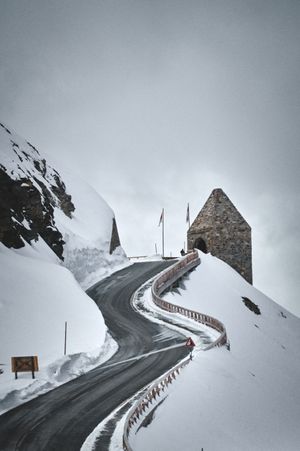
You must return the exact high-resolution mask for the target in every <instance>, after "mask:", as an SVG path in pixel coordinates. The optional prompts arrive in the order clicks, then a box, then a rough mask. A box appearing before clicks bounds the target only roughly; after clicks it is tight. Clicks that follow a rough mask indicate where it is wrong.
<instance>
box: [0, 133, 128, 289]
mask: <svg viewBox="0 0 300 451" xmlns="http://www.w3.org/2000/svg"><path fill="white" fill-rule="evenodd" d="M60 172H61V171H60ZM0 193H1V197H0V207H1V213H0V242H2V243H3V244H4V245H5V246H7V247H9V248H15V249H19V248H21V247H23V246H24V243H25V242H28V243H32V242H33V241H37V240H38V239H39V238H42V239H43V240H44V241H45V242H46V243H47V244H48V246H49V247H50V248H51V249H52V250H53V252H54V253H55V254H56V255H57V256H58V257H59V258H60V259H62V260H64V264H65V266H66V267H68V268H69V269H70V270H71V271H72V272H73V274H74V275H75V277H76V279H77V280H78V281H79V282H80V283H82V284H83V285H84V286H85V287H86V286H88V285H89V283H93V282H94V281H95V280H96V277H95V275H94V277H93V273H94V272H95V271H97V277H99V268H101V270H100V273H101V275H102V277H103V276H104V275H105V274H106V273H109V272H111V270H112V269H113V267H114V266H116V265H117V264H124V263H125V262H126V261H127V260H126V255H125V253H124V251H123V250H122V248H121V247H120V241H119V236H118V231H117V226H116V222H115V217H114V213H113V211H112V210H111V208H110V207H109V206H108V205H107V203H106V202H105V201H104V200H103V199H102V198H101V197H100V196H99V194H98V193H96V192H95V191H94V190H93V188H91V187H90V186H89V185H88V184H86V183H85V182H84V181H82V180H80V179H79V178H78V177H76V178H75V177H74V176H72V175H71V174H69V173H68V172H66V171H65V173H64V177H63V178H62V177H61V175H60V174H59V173H58V172H57V170H56V169H54V168H53V167H52V166H50V165H49V164H48V163H47V161H46V160H45V158H43V157H42V156H41V154H40V153H39V151H38V150H37V149H36V148H35V147H34V146H32V145H31V144H30V143H28V142H27V141H25V140H24V139H23V138H21V137H20V136H18V135H17V134H16V133H15V132H14V131H12V130H11V129H10V128H8V127H7V126H5V125H3V124H0ZM112 254H113V256H112Z"/></svg>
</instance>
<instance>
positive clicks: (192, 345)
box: [185, 337, 196, 360]
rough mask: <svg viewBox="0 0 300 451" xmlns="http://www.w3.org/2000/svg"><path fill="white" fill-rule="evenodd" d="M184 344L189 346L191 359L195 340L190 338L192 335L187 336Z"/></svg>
mask: <svg viewBox="0 0 300 451" xmlns="http://www.w3.org/2000/svg"><path fill="white" fill-rule="evenodd" d="M185 346H186V347H187V348H189V350H190V360H193V349H194V347H195V346H196V345H195V342H194V340H193V339H192V337H189V338H188V339H187V340H186V343H185Z"/></svg>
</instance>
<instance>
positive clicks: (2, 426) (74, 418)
mask: <svg viewBox="0 0 300 451" xmlns="http://www.w3.org/2000/svg"><path fill="white" fill-rule="evenodd" d="M172 263H173V262H171V263H170V262H147V263H136V264H134V265H132V266H129V267H127V268H125V269H123V270H122V271H119V272H117V273H115V274H113V275H112V276H111V277H109V278H107V279H105V280H103V281H101V282H99V283H97V284H96V285H95V286H93V287H92V288H91V289H89V290H88V294H89V296H90V297H91V298H93V299H94V300H95V302H96V303H97V305H98V306H99V308H100V309H101V312H102V314H103V316H104V318H105V322H106V325H107V327H108V329H109V331H110V333H111V335H112V336H113V338H114V339H115V340H116V341H117V342H118V345H119V349H118V351H117V353H116V354H115V355H114V356H113V357H112V358H111V359H110V360H109V361H107V362H105V363H104V364H103V365H100V366H98V367H97V368H95V369H94V370H92V371H90V372H88V373H86V374H84V375H83V376H80V377H79V378H77V379H75V380H72V381H70V382H68V383H66V384H64V385H62V386H60V387H58V388H56V389H55V390H52V391H50V392H48V393H46V394H45V395H41V396H39V397H38V398H35V399H33V400H31V401H29V402H27V403H25V404H23V405H21V406H19V407H16V408H15V409H13V410H11V411H9V412H6V413H5V414H3V415H1V416H0V450H1V451H12V450H21V451H23V450H24V451H25V450H26V451H44V450H45V451H50V450H51V451H62V450H63V451H78V450H80V448H81V445H82V444H83V442H84V441H85V439H86V437H87V436H88V435H89V434H90V433H91V432H92V430H93V429H94V428H95V427H96V426H97V425H98V424H99V423H100V422H101V421H102V420H103V419H104V418H106V417H107V416H108V415H109V414H110V413H111V412H112V411H113V410H114V409H115V408H116V407H117V406H119V405H120V404H121V403H122V402H124V401H125V400H126V399H128V398H129V397H131V396H133V395H134V394H135V393H136V392H137V391H138V390H140V389H141V388H142V387H144V386H145V385H146V384H147V383H149V382H151V381H152V380H154V379H155V378H157V377H158V376H160V375H161V374H163V373H164V372H165V371H167V370H168V369H170V368H171V367H172V366H174V365H175V364H176V363H177V362H178V361H179V360H181V359H182V358H183V357H184V356H185V355H187V350H186V348H185V347H177V348H174V349H170V350H168V351H167V352H163V353H155V354H151V355H149V356H146V357H143V358H141V359H139V360H133V361H129V362H124V363H122V364H119V365H113V366H108V365H109V364H113V363H116V362H120V361H123V360H126V359H130V358H131V357H134V356H137V355H140V354H144V353H147V352H150V351H154V350H159V349H162V348H165V347H167V346H172V345H175V344H177V343H182V342H183V341H184V337H183V336H182V335H180V334H179V333H177V332H175V331H171V330H170V329H168V328H166V327H164V326H162V325H160V324H156V323H153V322H150V321H148V320H147V319H146V318H144V317H143V316H142V315H140V314H139V313H137V312H135V311H134V310H133V309H132V307H131V304H130V299H131V296H132V294H133V293H134V292H135V290H137V288H139V287H140V286H141V285H142V284H143V283H144V282H145V281H147V280H148V279H150V278H151V277H153V276H154V275H156V274H157V273H159V272H160V271H162V270H163V269H165V268H166V267H167V266H169V265H170V264H172ZM109 438H110V437H109V434H107V436H106V437H103V438H101V439H100V440H99V442H98V443H97V447H96V449H97V450H107V449H108V444H109Z"/></svg>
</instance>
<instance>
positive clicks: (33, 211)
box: [0, 124, 75, 259]
mask: <svg viewBox="0 0 300 451" xmlns="http://www.w3.org/2000/svg"><path fill="white" fill-rule="evenodd" d="M0 126H1V127H2V129H1V128H0V132H1V135H2V136H1V145H2V146H3V147H2V146H1V156H2V152H3V160H2V158H1V162H2V161H3V164H2V163H1V164H0V241H1V242H2V243H3V244H4V245H5V246H7V247H13V248H16V249H18V248H21V247H23V246H24V241H27V242H28V243H30V242H31V241H32V240H35V241H37V240H38V237H39V236H41V237H42V238H43V239H44V241H45V242H46V243H47V244H48V246H49V247H50V248H51V249H52V250H53V251H54V252H55V254H56V255H57V256H58V257H59V258H61V259H63V244H64V241H63V237H62V234H61V233H60V231H59V230H58V229H57V227H56V226H55V221H54V207H55V206H56V207H58V208H60V209H61V210H62V211H63V212H64V213H65V214H66V215H67V216H68V217H69V218H70V217H71V215H72V212H73V211H74V210H75V207H74V205H73V203H72V200H71V196H70V195H69V194H67V193H66V187H65V185H64V183H63V181H62V180H61V178H60V176H59V174H58V172H57V171H55V169H53V168H52V167H51V166H49V165H47V162H46V160H45V159H42V158H41V156H40V154H39V152H38V151H37V149H36V148H35V147H33V146H32V145H31V144H30V143H28V142H25V141H23V140H22V139H21V138H19V137H17V136H15V135H14V134H12V132H11V131H10V130H9V129H8V128H7V127H5V126H4V125H3V124H0ZM3 133H4V134H6V135H7V136H3ZM7 138H8V139H7Z"/></svg>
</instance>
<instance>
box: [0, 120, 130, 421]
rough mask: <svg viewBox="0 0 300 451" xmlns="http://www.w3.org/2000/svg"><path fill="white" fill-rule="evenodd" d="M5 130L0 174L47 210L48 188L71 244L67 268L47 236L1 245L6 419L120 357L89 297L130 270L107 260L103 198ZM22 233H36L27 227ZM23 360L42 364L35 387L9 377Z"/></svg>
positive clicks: (122, 259)
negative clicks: (68, 207)
mask: <svg viewBox="0 0 300 451" xmlns="http://www.w3.org/2000/svg"><path fill="white" fill-rule="evenodd" d="M7 130H8V129H6V128H5V127H3V126H2V127H0V164H1V167H2V169H3V168H4V169H3V170H5V172H6V173H7V174H8V175H9V176H10V177H11V179H13V180H19V179H26V180H30V182H31V183H32V184H33V186H34V187H35V188H36V189H37V190H38V191H39V192H40V194H41V202H42V203H43V202H45V192H44V191H42V190H41V186H42V184H43V185H44V186H45V187H46V189H47V190H48V191H49V192H50V200H51V205H52V206H53V209H54V220H55V223H54V224H52V225H53V227H54V226H55V227H57V229H58V230H59V231H60V232H61V233H62V235H63V239H64V241H65V244H64V250H63V256H64V262H62V261H61V260H60V259H59V258H58V257H57V255H55V253H54V252H53V251H52V249H51V248H50V247H49V246H48V245H47V244H46V242H45V241H44V240H43V239H42V238H41V236H38V239H37V240H36V241H35V240H32V241H31V243H30V244H28V243H27V242H25V240H24V239H23V238H22V240H23V242H24V247H22V248H20V249H8V248H7V247H5V246H4V245H3V244H2V243H0V267H1V271H0V288H1V289H0V343H1V345H0V369H1V370H3V373H2V374H0V413H1V412H2V413H3V412H4V411H5V410H7V409H9V408H12V407H14V406H15V405H17V404H19V403H22V402H25V401H26V400H28V399H30V398H31V397H33V396H36V395H37V394H40V393H43V392H45V391H47V390H49V389H51V388H53V387H55V386H57V385H59V384H61V383H64V382H66V381H67V380H70V379H72V378H74V377H76V376H77V375H79V374H81V373H82V372H85V371H88V370H89V369H91V368H93V367H94V366H96V365H98V364H99V363H101V362H103V361H105V360H106V359H107V358H109V357H110V356H111V355H112V354H113V353H114V352H115V351H116V349H117V345H116V343H115V342H114V341H113V340H112V338H111V337H110V336H109V334H108V331H107V327H106V325H105V323H104V320H103V317H102V314H101V312H100V311H99V309H98V307H97V306H96V305H95V303H94V301H92V300H91V299H90V298H89V297H88V296H87V295H86V294H85V292H84V291H83V289H86V288H87V287H89V286H91V285H92V284H93V283H95V282H97V281H99V280H100V279H101V278H103V277H106V276H107V275H109V274H111V273H112V272H114V271H116V270H118V269H120V268H121V267H124V266H126V265H128V264H130V262H129V260H128V259H127V257H126V255H125V253H124V251H123V249H122V248H121V247H118V248H117V249H116V250H115V251H114V252H113V253H112V254H111V255H110V253H109V248H110V239H111V234H112V223H113V218H114V213H113V211H112V210H111V208H110V207H109V206H108V205H107V204H106V202H105V201H104V200H103V199H102V198H101V196H99V195H98V194H97V193H96V192H95V191H94V190H93V188H91V187H90V186H89V185H88V184H86V183H85V182H84V181H82V180H80V179H79V178H77V177H73V176H72V175H71V174H69V173H68V172H67V171H64V172H63V173H62V172H61V171H60V173H59V174H58V172H57V171H56V170H55V169H53V168H52V167H51V166H49V165H48V164H47V162H46V161H45V160H44V159H43V158H42V156H41V155H40V153H39V152H38V151H37V150H36V149H35V148H34V147H33V146H31V145H30V144H29V143H27V142H26V141H25V140H24V139H23V138H21V137H20V136H18V135H17V134H16V133H15V132H14V131H12V130H11V129H9V131H7ZM41 168H42V169H41ZM61 176H63V177H62V181H63V183H64V184H65V185H66V192H67V194H68V195H71V196H72V202H73V203H74V206H75V211H74V212H73V213H72V214H71V217H68V216H67V215H66V214H65V213H64V211H63V209H62V208H61V202H60V199H59V198H58V197H57V196H56V194H55V190H53V186H54V187H55V186H57V180H58V179H57V177H61ZM37 180H38V181H39V182H40V183H38V182H37ZM25 209H26V205H24V210H25ZM14 221H15V219H14ZM23 225H24V226H25V227H27V228H28V229H29V228H30V227H31V226H32V224H29V223H28V221H26V220H25V219H24V221H23ZM50 227H51V226H50ZM65 322H67V354H68V355H67V356H64V334H65ZM24 355H37V356H38V359H39V366H40V371H39V372H38V373H36V380H35V381H33V380H32V379H31V374H30V373H19V378H18V380H15V379H14V374H13V373H12V372H11V365H10V359H11V357H12V356H24Z"/></svg>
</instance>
